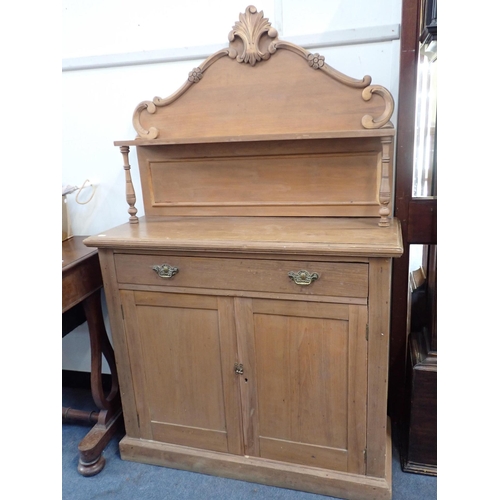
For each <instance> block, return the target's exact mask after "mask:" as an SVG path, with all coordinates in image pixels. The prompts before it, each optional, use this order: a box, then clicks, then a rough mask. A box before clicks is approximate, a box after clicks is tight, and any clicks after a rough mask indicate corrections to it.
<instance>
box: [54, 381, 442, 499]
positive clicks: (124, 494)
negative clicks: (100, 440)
mask: <svg viewBox="0 0 500 500" xmlns="http://www.w3.org/2000/svg"><path fill="white" fill-rule="evenodd" d="M62 396H63V402H62V405H63V406H70V407H73V408H76V409H82V410H95V406H94V404H93V402H92V398H91V396H90V392H89V391H87V390H82V389H69V388H63V393H62ZM89 429H90V426H87V425H82V424H79V423H71V424H70V423H64V424H63V426H62V499H63V500H94V499H95V500H98V499H99V500H106V499H111V498H113V499H119V500H170V499H171V500H251V499H255V500H257V499H259V500H260V499H265V500H327V499H330V500H331V499H332V497H325V496H323V495H314V494H311V493H304V492H300V491H293V490H287V489H284V488H275V487H272V486H263V485H259V484H254V483H247V482H245V481H236V480H233V479H224V478H219V477H213V476H208V475H204V474H197V473H194V472H186V471H180V470H174V469H168V468H166V467H157V466H154V465H144V464H139V463H135V462H128V461H125V460H121V458H120V452H119V450H118V443H119V441H120V439H121V438H122V435H118V436H115V437H114V438H113V439H112V440H111V442H110V443H109V444H108V446H107V447H106V449H105V450H104V458H105V459H106V465H105V467H104V469H103V470H102V471H101V472H100V473H99V474H97V475H96V476H93V477H83V476H81V475H80V474H79V473H78V472H77V465H78V444H79V442H80V441H81V440H82V439H83V437H84V436H85V434H87V432H88V431H89ZM392 476H393V484H392V489H393V500H435V499H436V498H437V480H436V478H435V477H429V476H422V475H417V474H410V473H404V472H403V471H402V470H401V467H400V464H399V457H398V454H397V450H396V449H394V450H393V470H392Z"/></svg>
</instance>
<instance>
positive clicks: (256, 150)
mask: <svg viewBox="0 0 500 500" xmlns="http://www.w3.org/2000/svg"><path fill="white" fill-rule="evenodd" d="M393 110H394V101H393V98H392V96H391V94H390V93H389V91H388V90H387V89H385V88H384V87H381V86H379V85H371V77H369V76H365V77H364V78H363V79H362V80H356V79H353V78H350V77H348V76H346V75H344V74H342V73H340V72H338V71H337V70H335V69H334V68H332V67H331V66H329V65H328V64H327V63H326V62H325V59H324V57H322V56H321V55H319V54H313V53H310V52H308V51H307V50H305V49H303V48H301V47H299V46H297V45H295V44H292V43H290V42H286V41H282V40H279V38H278V36H277V31H276V30H275V29H274V28H273V27H272V26H271V24H270V22H269V20H268V19H267V18H265V17H264V14H263V13H262V12H259V11H258V10H257V9H256V8H255V7H254V6H249V7H247V9H246V10H245V12H244V13H242V14H240V16H239V20H238V21H237V22H236V23H235V25H234V26H233V29H232V30H231V31H230V32H229V46H228V48H227V49H223V50H220V51H218V52H216V53H215V54H213V55H212V56H210V57H209V58H208V59H206V60H205V61H204V62H203V63H202V64H201V65H200V66H199V67H198V68H194V69H193V70H192V71H191V72H190V73H189V75H188V79H187V81H186V82H185V83H184V85H183V86H182V87H181V88H180V89H179V90H178V91H177V92H175V93H174V94H173V95H171V96H170V97H166V98H160V97H155V98H154V99H153V100H151V101H143V102H141V103H139V104H138V106H137V107H136V109H135V111H134V115H133V125H134V128H135V130H136V131H137V134H138V135H137V138H136V139H135V140H133V141H117V142H115V144H116V145H118V146H122V147H128V146H130V145H134V146H138V156H139V164H140V170H141V182H142V188H143V194H144V203H145V212H146V215H147V216H169V215H174V216H182V215H211V216H213V215H236V216H237V215H245V216H249V215H273V216H276V215H278V216H281V215H283V216H286V215H303V216H355V217H356V216H358V217H359V216H365V217H366V216H380V217H381V221H380V225H387V223H388V216H389V215H390V213H391V207H390V201H391V177H392V174H391V173H392V149H393V145H392V137H393V135H394V127H393V125H392V123H391V122H390V117H391V115H392V112H393ZM210 143H211V144H212V147H210V146H209V144H210ZM302 143H303V144H302ZM183 144H184V145H187V144H189V145H190V147H189V149H188V152H186V150H185V148H184V149H183V148H182V146H181V145H183ZM228 144H232V146H231V145H228ZM245 144H246V145H245ZM151 146H161V147H160V148H157V147H151ZM249 146H250V147H249ZM123 151H124V150H122V152H123ZM207 155H208V158H207ZM129 212H130V210H129Z"/></svg>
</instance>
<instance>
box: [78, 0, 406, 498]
mask: <svg viewBox="0 0 500 500" xmlns="http://www.w3.org/2000/svg"><path fill="white" fill-rule="evenodd" d="M393 108H394V104H393V99H392V96H391V95H390V93H389V92H388V91H387V90H386V89H385V88H384V87H381V86H378V85H371V78H370V77H368V76H365V77H364V78H363V79H362V80H355V79H352V78H350V77H348V76H346V75H344V74H342V73H340V72H338V71H336V70H335V69H333V68H332V67H330V66H329V65H328V64H327V63H326V62H325V60H324V58H323V57H322V56H320V55H318V54H311V53H309V52H308V51H307V50H305V49H303V48H301V47H298V46H297V45H294V44H292V43H289V42H286V41H282V40H280V39H279V38H278V36H277V32H276V30H275V29H274V28H273V27H272V26H271V24H270V23H269V21H268V19H266V18H265V17H264V15H263V13H262V12H258V11H257V9H256V8H255V7H253V6H249V7H247V9H246V11H245V12H244V13H242V14H240V17H239V20H238V21H237V22H236V23H235V25H234V27H233V29H232V30H231V31H230V33H229V46H228V48H226V49H223V50H220V51H218V52H216V53H215V54H213V55H212V56H210V57H209V58H208V59H206V60H205V61H204V62H203V63H202V64H201V65H200V66H199V67H198V68H195V69H194V70H193V71H191V72H190V73H189V76H188V79H187V81H186V82H185V83H184V85H183V86H182V87H181V88H180V89H179V90H178V91H177V92H176V93H175V94H173V95H172V96H170V97H168V98H159V97H155V98H154V99H153V100H152V101H144V102H141V103H140V104H139V105H138V106H137V108H136V109H135V111H134V114H133V124H134V128H135V130H136V131H137V137H136V138H135V139H133V140H128V141H117V142H116V143H115V145H116V146H118V147H119V148H120V151H121V154H122V155H123V160H124V168H125V176H126V199H127V202H128V205H129V210H128V212H129V221H128V222H127V223H126V224H123V225H121V226H119V227H116V228H113V229H111V230H109V231H105V232H103V233H102V234H98V235H95V236H92V237H89V238H87V239H86V240H85V243H86V245H88V246H91V247H98V249H99V258H100V263H101V268H102V274H103V281H104V287H105V293H106V300H107V304H108V309H109V317H110V324H111V329H112V336H113V344H114V348H115V354H116V363H117V369H118V376H119V382H120V390H121V399H122V405H123V414H124V419H125V426H126V436H125V437H124V438H123V439H122V441H121V443H120V452H121V456H122V458H123V459H126V460H133V461H138V462H144V463H149V464H156V465H163V466H167V467H173V468H179V469H186V470H190V471H195V472H202V473H208V474H215V475H220V476H224V477H229V478H235V479H242V480H246V481H253V482H259V483H264V484H269V485H275V486H280V487H285V488H292V489H298V490H304V491H310V492H315V493H320V494H324V495H331V496H337V497H341V498H349V499H374V498H377V499H378V498H380V499H389V498H390V497H391V436H390V424H389V422H388V419H387V373H388V346H389V304H390V293H391V290H390V284H391V264H392V259H393V258H395V257H398V256H400V255H401V253H402V241H401V231H400V225H399V222H398V221H397V220H396V219H395V218H393V217H392V216H391V215H392V195H391V190H392V155H393V138H394V134H395V131H394V127H393V125H392V124H391V122H390V117H391V115H392V112H393ZM131 146H132V147H134V148H135V149H136V151H137V157H138V163H139V170H140V179H141V187H142V193H143V200H144V211H145V216H144V217H141V218H138V217H137V215H136V214H137V209H136V208H135V191H134V186H133V185H132V180H131V175H130V163H129V151H130V147H131Z"/></svg>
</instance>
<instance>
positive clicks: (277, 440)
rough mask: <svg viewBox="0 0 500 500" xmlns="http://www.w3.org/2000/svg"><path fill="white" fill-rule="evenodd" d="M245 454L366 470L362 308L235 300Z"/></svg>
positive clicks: (364, 355) (363, 310)
mask: <svg viewBox="0 0 500 500" xmlns="http://www.w3.org/2000/svg"><path fill="white" fill-rule="evenodd" d="M235 309H236V317H237V318H238V321H237V330H238V346H239V349H240V358H241V359H242V360H243V365H244V374H243V375H242V377H240V386H241V392H242V408H243V419H244V425H243V432H244V441H245V453H247V454H249V455H254V456H260V457H263V458H269V459H274V460H281V461H285V462H292V463H298V464H303V465H310V466H314V467H321V468H326V469H334V470H337V471H346V472H353V473H358V474H364V473H365V460H364V453H365V451H364V450H365V447H366V394H367V392H366V391H367V365H366V363H367V341H366V336H365V334H366V324H367V307H366V306H360V305H346V304H323V303H306V302H295V301H285V300H261V299H240V298H237V299H235Z"/></svg>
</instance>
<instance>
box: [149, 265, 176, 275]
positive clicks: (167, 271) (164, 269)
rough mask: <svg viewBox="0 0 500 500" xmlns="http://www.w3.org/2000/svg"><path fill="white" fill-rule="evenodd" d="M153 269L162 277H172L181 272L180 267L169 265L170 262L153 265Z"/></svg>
mask: <svg viewBox="0 0 500 500" xmlns="http://www.w3.org/2000/svg"><path fill="white" fill-rule="evenodd" d="M152 269H153V270H154V271H156V273H157V274H158V276H159V277H160V278H172V277H173V276H174V275H175V274H177V273H178V272H179V268H177V267H173V266H169V265H168V264H161V265H159V266H153V267H152Z"/></svg>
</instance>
